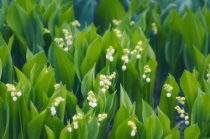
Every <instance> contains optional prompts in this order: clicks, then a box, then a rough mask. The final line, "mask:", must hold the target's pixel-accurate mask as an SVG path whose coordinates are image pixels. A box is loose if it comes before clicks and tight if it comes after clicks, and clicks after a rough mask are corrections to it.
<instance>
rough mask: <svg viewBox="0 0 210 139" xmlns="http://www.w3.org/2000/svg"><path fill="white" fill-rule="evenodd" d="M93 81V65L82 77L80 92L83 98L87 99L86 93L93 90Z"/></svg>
mask: <svg viewBox="0 0 210 139" xmlns="http://www.w3.org/2000/svg"><path fill="white" fill-rule="evenodd" d="M94 81H95V65H94V66H93V68H92V69H90V71H89V72H88V73H87V74H86V75H85V76H84V78H83V80H82V84H81V91H82V95H83V98H84V99H85V98H86V97H87V93H88V92H89V91H91V90H93V83H94Z"/></svg>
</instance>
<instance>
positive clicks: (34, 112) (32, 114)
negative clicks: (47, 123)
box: [30, 101, 39, 119]
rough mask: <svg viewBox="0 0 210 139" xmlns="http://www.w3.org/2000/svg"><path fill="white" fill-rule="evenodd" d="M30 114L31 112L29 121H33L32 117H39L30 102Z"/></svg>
mask: <svg viewBox="0 0 210 139" xmlns="http://www.w3.org/2000/svg"><path fill="white" fill-rule="evenodd" d="M30 112H31V119H33V118H34V117H36V116H37V115H39V112H38V110H37V108H36V106H34V104H33V102H32V101H30Z"/></svg>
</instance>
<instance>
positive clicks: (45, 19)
mask: <svg viewBox="0 0 210 139" xmlns="http://www.w3.org/2000/svg"><path fill="white" fill-rule="evenodd" d="M0 7H1V9H0V19H1V20H0V32H1V34H0V57H1V59H0V67H1V68H0V79H1V84H0V87H1V88H2V90H3V91H2V92H4V93H5V94H6V89H5V88H6V87H5V85H4V84H3V83H5V84H6V83H15V84H16V85H17V86H21V85H20V84H24V85H23V86H22V90H24V92H23V94H24V97H25V98H24V101H26V102H24V101H22V100H21V106H22V107H24V108H25V109H24V110H23V111H20V112H19V114H24V113H29V112H28V111H27V108H29V107H30V112H31V113H32V114H31V115H32V116H31V117H27V116H26V120H25V121H21V124H25V125H27V126H29V127H30V128H29V131H27V133H26V132H23V133H24V134H29V135H30V133H34V131H33V128H34V127H36V128H37V129H39V128H40V127H42V126H43V123H41V122H40V123H39V124H40V125H37V124H36V121H38V120H39V118H41V119H42V120H43V121H44V122H46V119H47V118H46V117H50V116H51V115H50V111H49V109H48V105H49V104H50V103H51V102H52V101H53V99H54V98H55V97H56V96H59V95H62V97H64V98H66V102H65V104H64V105H62V106H60V107H61V109H62V110H61V111H59V115H58V117H59V118H60V119H59V120H60V121H59V120H58V118H57V117H54V118H52V117H51V121H48V123H47V124H46V127H45V129H46V131H47V133H48V135H51V134H50V133H51V132H52V131H51V130H50V129H52V130H53V131H54V132H55V136H56V137H58V136H59V133H57V132H61V130H62V129H63V133H66V132H67V127H66V128H64V124H63V123H62V122H63V119H64V118H66V119H70V118H71V117H72V116H73V115H74V114H75V113H76V112H77V113H78V112H81V111H83V112H87V115H88V114H90V115H91V114H93V113H94V115H95V114H98V113H100V112H102V111H103V110H104V111H103V112H107V113H109V117H108V118H107V121H106V122H105V124H103V125H101V127H108V126H109V125H111V126H112V125H113V128H112V131H111V129H107V131H111V133H110V137H113V138H114V137H115V136H117V137H119V138H120V137H121V136H122V135H121V134H120V131H123V128H122V127H123V126H124V125H125V123H122V124H121V122H123V121H124V122H125V121H126V122H127V121H128V120H129V119H132V120H134V119H137V118H136V117H138V118H139V121H140V122H138V121H136V123H138V124H137V126H138V128H140V129H143V128H144V129H145V130H142V131H139V133H138V134H141V135H142V138H144V137H145V136H146V135H147V134H149V133H150V132H149V131H150V129H152V130H153V131H154V135H153V137H155V136H156V134H155V133H158V135H157V136H158V137H160V138H161V137H168V138H173V137H174V136H175V135H176V137H174V138H179V137H180V135H179V132H178V126H176V125H177V123H175V119H176V116H175V110H174V106H175V105H176V99H175V98H176V96H178V95H179V94H180V95H184V96H185V97H186V99H187V106H186V107H187V110H188V112H189V116H190V118H191V119H190V120H191V121H190V123H191V126H190V127H188V128H187V129H188V130H186V131H185V133H184V136H186V138H187V137H188V136H189V135H190V132H191V131H193V130H195V129H196V130H197V129H200V130H201V137H209V136H210V133H209V131H208V129H210V126H209V125H210V124H209V121H208V120H209V114H208V115H207V116H204V115H202V113H204V112H205V111H209V110H206V107H205V106H204V103H207V104H208V105H209V94H210V93H209V92H210V91H209V90H210V88H209V84H210V80H209V78H208V77H206V75H207V74H208V73H209V72H210V71H209V68H210V67H209V63H210V55H209V53H210V41H209V40H210V1H209V0H173V1H172V0H171V1H170V0H158V1H155V0H151V1H149V0H2V2H1V3H0ZM114 19H115V20H118V21H120V22H121V23H119V24H117V25H116V24H114V23H113V20H114ZM75 20H78V21H79V22H80V24H81V26H79V27H78V28H77V27H74V26H72V22H74V21H75ZM131 21H134V25H133V26H131V25H130V23H131ZM154 23H155V27H156V30H154ZM44 29H48V30H49V31H50V33H46V34H43V30H44ZM62 29H68V30H69V31H70V32H71V33H72V35H75V36H73V38H72V46H71V47H70V48H69V49H68V51H67V52H65V51H64V50H62V49H61V48H60V47H59V46H58V45H57V44H56V43H54V39H55V38H57V37H61V38H64V35H63V33H62ZM114 29H118V30H120V31H121V33H122V34H121V38H118V36H117V35H116V32H115V31H114ZM156 31H157V32H156ZM140 40H142V41H143V42H144V45H143V47H144V49H145V52H144V53H143V54H142V59H141V61H138V60H136V59H135V58H134V57H132V56H131V57H130V58H131V62H130V63H128V65H127V70H126V71H125V72H123V71H122V70H121V66H122V64H123V63H122V61H121V57H120V56H121V55H123V48H129V49H132V50H133V49H134V47H135V45H136V44H137V42H138V41H140ZM110 45H112V46H113V47H114V49H115V50H116V51H117V52H116V54H115V56H114V58H115V59H116V61H115V62H113V63H112V64H110V63H109V62H107V60H106V59H105V55H106V54H105V53H106V49H107V48H108V47H109V46H110ZM144 65H149V67H150V68H151V70H152V71H153V72H152V73H151V82H150V84H146V83H145V81H144V80H143V79H142V78H141V75H142V74H143V68H144ZM14 67H15V68H14ZM18 69H21V70H18ZM185 69H186V70H188V71H186V70H185ZM46 71H47V72H46ZM114 71H116V72H117V75H118V77H117V79H116V81H113V84H112V86H111V87H110V94H109V93H107V96H105V95H104V96H103V95H100V94H97V95H98V97H99V106H100V107H98V108H97V109H96V111H94V112H93V110H91V109H90V110H89V111H88V108H87V106H88V105H87V102H86V101H85V99H86V97H87V90H88V91H89V90H91V89H93V90H96V91H98V90H100V88H99V87H98V84H99V74H106V75H110V74H111V73H112V72H114ZM15 73H16V74H15ZM46 80H47V82H45V81H46ZM18 81H19V83H16V82H18ZM61 81H62V83H63V84H64V85H62V83H61V85H60V87H59V88H58V89H57V90H54V87H53V85H54V84H55V83H60V82H61ZM27 82H29V83H27ZM164 83H169V84H171V85H173V86H174V91H175V92H174V96H173V97H172V98H171V99H173V101H171V100H169V99H168V98H166V96H165V95H164V96H163V95H162V94H163V93H166V91H165V90H164V89H163V84H164ZM177 83H178V84H177ZM139 84H140V86H138V85H139ZM179 85H180V86H181V91H180V89H179ZM191 86H192V87H191ZM19 88H20V87H19ZM198 88H200V89H198ZM43 90H44V93H43ZM116 90H117V93H116V92H115V91H116ZM27 92H30V94H31V95H29V94H27ZM35 92H37V93H35ZM99 92H100V91H99ZM142 92H143V93H142ZM161 92H162V93H161ZM4 93H1V95H2V96H1V97H2V99H1V102H2V103H1V106H2V107H7V108H10V107H11V108H14V110H15V111H16V112H17V111H18V107H16V106H15V105H14V103H12V101H10V99H9V94H8V92H7V94H6V95H5V94H4ZM192 94H193V95H192ZM207 95H208V97H207ZM153 96H154V97H153ZM117 97H120V101H119V102H117ZM40 98H43V99H40ZM159 101H160V102H159ZM4 102H7V104H8V105H7V106H4ZM22 102H24V103H22ZM133 102H135V103H134V104H133ZM171 102H173V103H171ZM48 103H49V104H48ZM70 103H71V104H70ZM10 104H12V105H10ZM66 104H67V105H66ZM108 104H110V105H108ZM117 104H120V106H119V105H117ZM148 104H149V105H148ZM158 104H159V107H160V109H159V108H157V107H156V106H157V105H158ZM166 104H168V106H167V105H166ZM77 105H78V106H80V107H81V109H82V110H80V108H79V107H76V106H77ZM118 107H120V108H119V109H118V110H117V108H118ZM199 107H201V109H199ZM65 110H66V111H65ZM64 111H65V112H64ZM154 111H155V112H154ZM197 111H200V113H201V114H200V115H199V114H198V115H197V114H196V112H197ZM7 112H8V113H9V111H7ZM13 112H14V111H13ZM2 113H3V112H2ZM64 113H65V114H64ZM122 113H123V114H125V117H122V118H119V117H120V115H122ZM155 113H158V116H157V115H156V114H155ZM115 114H116V117H115V118H116V119H119V120H116V121H117V122H114V123H113V122H112V120H113V118H114V115H115ZM135 114H136V115H135ZM8 115H9V116H11V115H10V114H7V116H8ZM64 115H65V116H64ZM5 117H6V115H3V116H2V117H1V118H2V119H3V120H2V121H4V119H6V118H5ZM34 117H35V118H34ZM7 118H8V117H7ZM12 118H13V119H12V123H14V120H17V119H18V118H19V117H18V116H17V115H14V116H12ZM30 118H31V119H30ZM56 118H57V119H56ZM202 119H203V120H202ZM53 120H55V121H56V122H57V124H58V125H60V126H59V131H57V132H56V128H55V127H54V126H53V125H52V121H53ZM5 121H6V120H5ZM85 122H86V121H85ZM110 123H111V124H110ZM81 124H84V125H85V126H84V128H87V127H86V124H85V123H81ZM94 124H97V123H96V117H95V121H94V120H93V125H94ZM151 124H152V125H154V126H153V127H152V128H150V125H151ZM65 125H67V123H65ZM93 125H88V126H93ZM162 125H163V126H162ZM15 126H16V127H18V126H19V123H18V124H14V125H13V127H15ZM6 127H8V128H6ZM9 127H10V128H11V125H10V124H9V123H7V124H6V123H5V124H4V125H3V126H2V127H1V129H5V128H6V132H4V137H5V138H7V137H8V136H12V135H9V134H8V131H9V130H10V129H9ZM23 127H24V126H22V128H21V130H23V131H24V130H27V129H25V128H23ZM49 127H50V128H49ZM157 127H160V128H157ZM198 127H199V128H198ZM108 128H109V127H108ZM12 130H14V129H12ZM85 131H86V130H85ZM182 131H183V130H182ZM2 132H3V130H2ZM17 132H18V131H13V133H14V134H13V138H15V135H16V134H18V133H17ZM97 132H98V134H99V135H101V136H103V137H105V135H104V134H105V132H103V131H101V130H99V129H97ZM37 133H39V134H40V136H43V137H46V136H47V135H46V133H43V131H41V129H40V130H39V131H37ZM90 133H91V132H90ZM122 133H124V132H122ZM41 134H42V135H41ZM86 134H87V133H85V134H84V136H85V135H86ZM125 134H126V135H127V133H125ZM128 134H129V133H128ZM182 134H183V133H182ZM1 135H3V133H2V134H1ZM199 135H200V132H199V133H197V135H196V137H197V136H199ZM21 136H27V135H21ZM74 136H76V135H74ZM99 137H100V136H99ZM81 138H82V137H81Z"/></svg>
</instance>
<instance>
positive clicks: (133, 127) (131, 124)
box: [128, 121, 137, 136]
mask: <svg viewBox="0 0 210 139" xmlns="http://www.w3.org/2000/svg"><path fill="white" fill-rule="evenodd" d="M128 126H130V127H131V128H132V130H131V136H135V135H136V132H137V127H136V124H135V123H134V122H133V121H128Z"/></svg>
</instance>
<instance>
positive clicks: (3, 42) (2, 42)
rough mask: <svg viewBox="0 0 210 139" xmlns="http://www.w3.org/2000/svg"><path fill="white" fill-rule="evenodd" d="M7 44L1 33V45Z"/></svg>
mask: <svg viewBox="0 0 210 139" xmlns="http://www.w3.org/2000/svg"><path fill="white" fill-rule="evenodd" d="M5 45H7V44H6V42H5V41H4V38H3V37H2V35H1V33H0V46H5Z"/></svg>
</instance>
